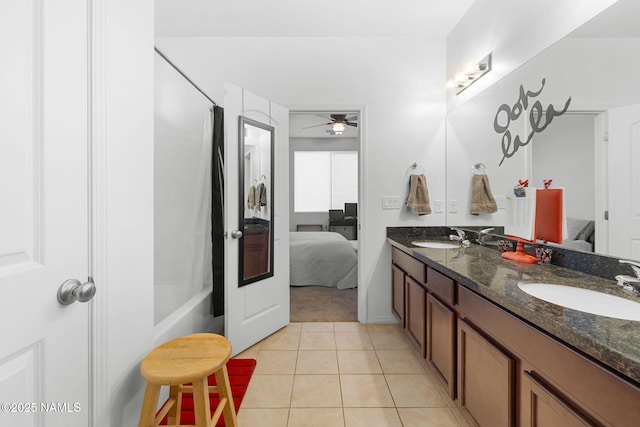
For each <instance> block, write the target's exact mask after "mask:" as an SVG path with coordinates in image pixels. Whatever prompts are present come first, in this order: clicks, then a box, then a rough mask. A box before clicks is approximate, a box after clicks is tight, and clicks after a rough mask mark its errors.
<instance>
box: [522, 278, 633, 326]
mask: <svg viewBox="0 0 640 427" xmlns="http://www.w3.org/2000/svg"><path fill="white" fill-rule="evenodd" d="M518 287H519V288H520V289H522V290H523V291H524V292H526V293H528V294H529V295H532V296H534V297H536V298H538V299H541V300H544V301H547V302H550V303H553V304H557V305H560V306H562V307H567V308H571V309H573V310H578V311H583V312H585V313H591V314H597V315H599V316H606V317H613V318H615V319H623V320H635V321H640V303H637V302H635V301H631V300H628V299H625V298H620V297H617V296H615V295H609V294H605V293H602V292H597V291H592V290H590V289H582V288H575V287H573V286H565V285H554V284H551V283H523V282H520V283H518Z"/></svg>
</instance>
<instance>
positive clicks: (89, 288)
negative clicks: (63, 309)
mask: <svg viewBox="0 0 640 427" xmlns="http://www.w3.org/2000/svg"><path fill="white" fill-rule="evenodd" d="M95 294H96V284H95V283H93V279H92V278H89V280H87V281H86V282H85V283H80V281H79V280H77V279H69V280H65V282H64V283H63V284H62V285H60V287H59V288H58V302H59V303H60V304H62V305H69V304H72V303H73V302H75V301H80V302H87V301H91V299H92V298H93V296H94V295H95Z"/></svg>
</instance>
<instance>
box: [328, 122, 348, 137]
mask: <svg viewBox="0 0 640 427" xmlns="http://www.w3.org/2000/svg"><path fill="white" fill-rule="evenodd" d="M346 128H347V125H346V124H345V123H344V122H340V121H337V122H335V123H334V124H333V125H332V126H331V130H332V131H333V132H334V133H335V134H336V135H342V132H344V130H345V129H346Z"/></svg>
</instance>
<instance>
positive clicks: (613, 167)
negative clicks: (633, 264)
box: [609, 105, 640, 259]
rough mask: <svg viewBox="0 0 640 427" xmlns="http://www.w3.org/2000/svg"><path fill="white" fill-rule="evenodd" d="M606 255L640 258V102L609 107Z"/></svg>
mask: <svg viewBox="0 0 640 427" xmlns="http://www.w3.org/2000/svg"><path fill="white" fill-rule="evenodd" d="M609 171H610V172H609V173H610V174H612V176H611V177H610V178H609V183H610V186H609V236H610V237H609V255H612V256H616V257H621V258H628V259H640V105H632V106H627V107H622V108H615V109H612V110H609Z"/></svg>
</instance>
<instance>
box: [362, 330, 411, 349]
mask: <svg viewBox="0 0 640 427" xmlns="http://www.w3.org/2000/svg"><path fill="white" fill-rule="evenodd" d="M369 337H370V338H371V342H372V343H373V347H374V348H375V349H376V350H378V349H388V350H395V349H405V348H406V349H408V348H409V343H408V341H407V338H406V337H405V334H404V332H403V331H401V330H398V329H397V328H371V329H369Z"/></svg>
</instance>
